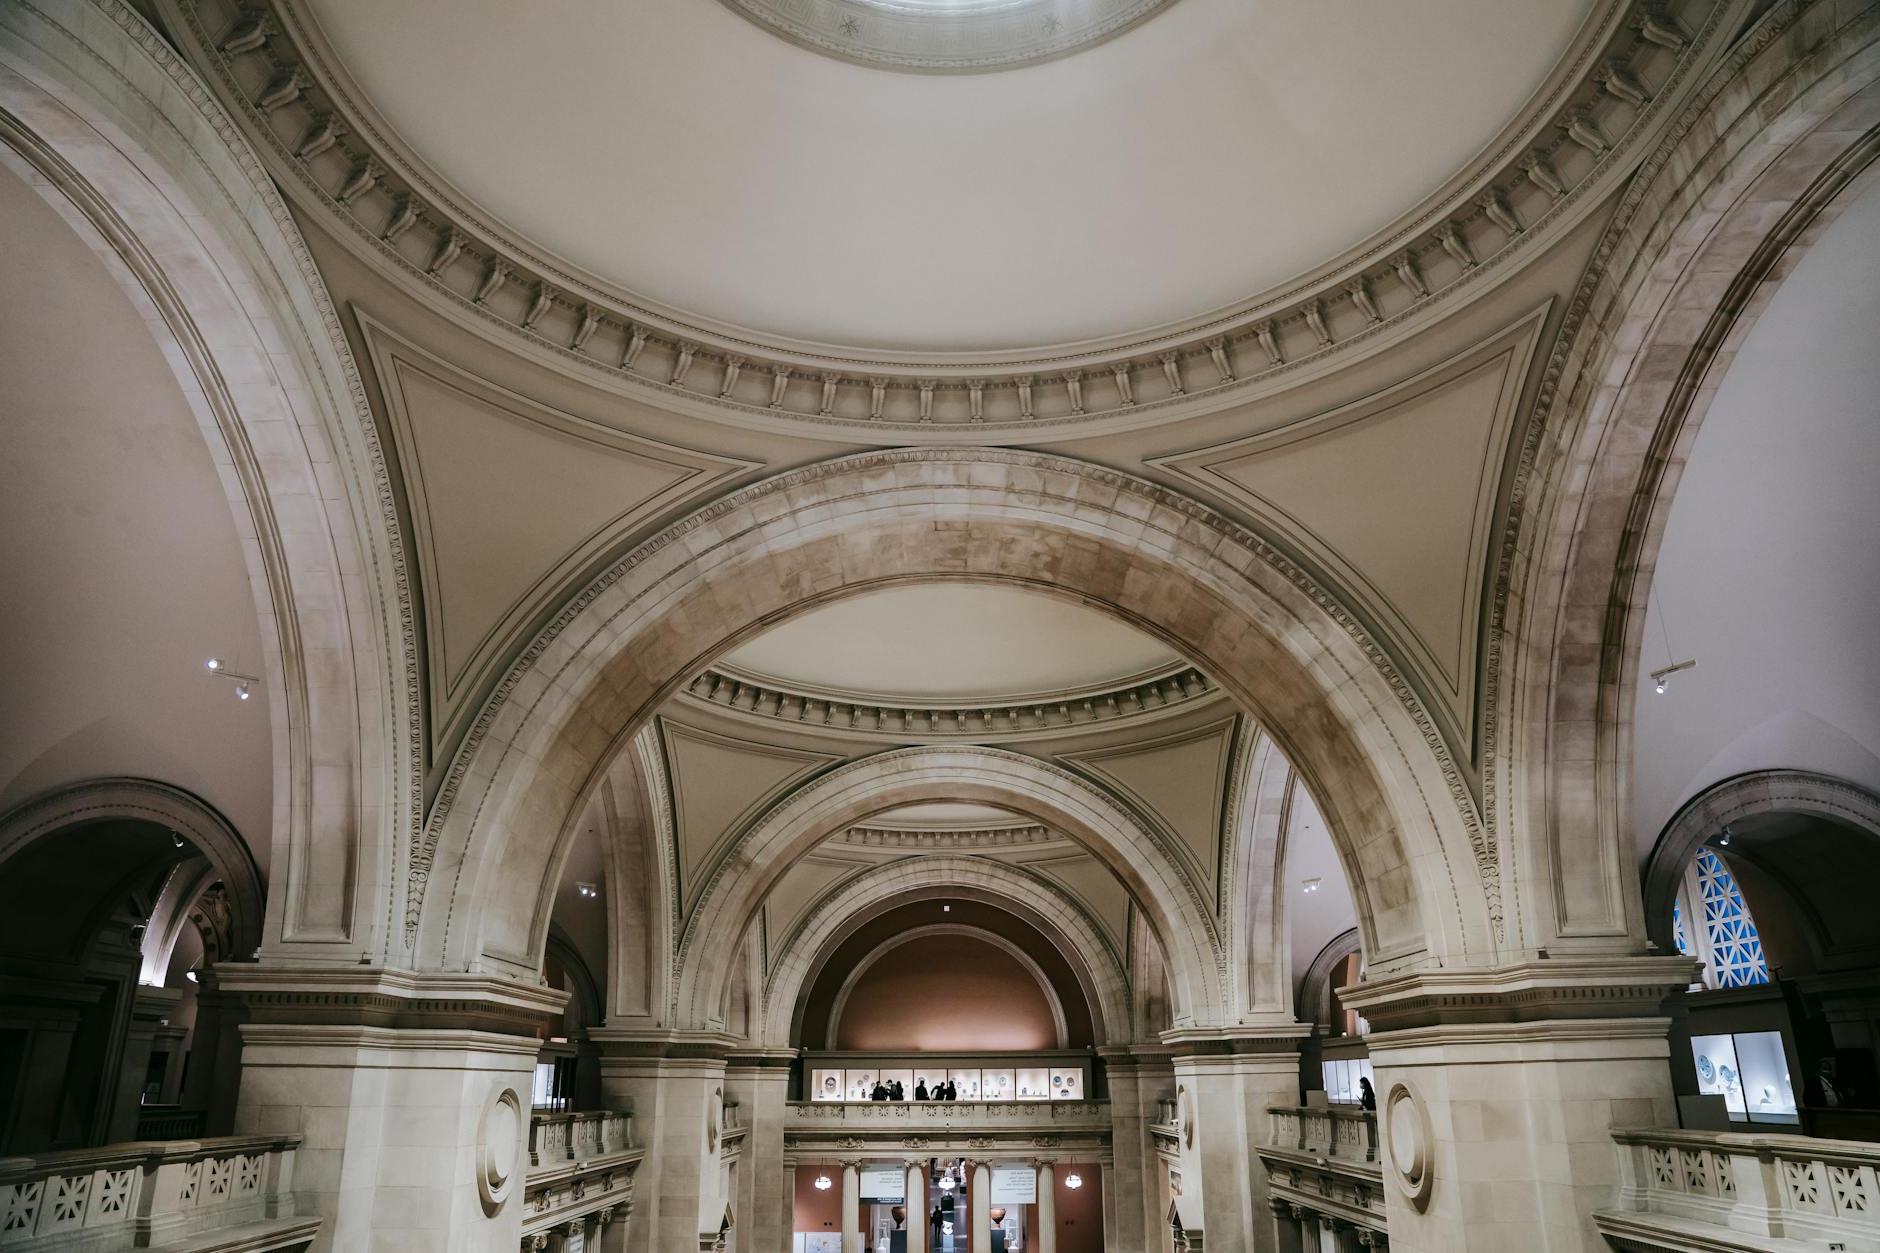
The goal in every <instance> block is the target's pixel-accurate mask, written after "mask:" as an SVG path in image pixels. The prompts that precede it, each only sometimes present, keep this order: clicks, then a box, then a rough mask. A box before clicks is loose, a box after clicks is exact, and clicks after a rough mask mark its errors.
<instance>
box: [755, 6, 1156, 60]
mask: <svg viewBox="0 0 1880 1253" xmlns="http://www.w3.org/2000/svg"><path fill="white" fill-rule="evenodd" d="M725 3H726V4H728V5H730V6H731V8H733V9H735V10H736V11H737V12H739V13H742V14H743V15H744V16H745V17H748V18H749V19H751V20H752V21H753V22H756V23H757V24H758V25H760V26H763V27H765V28H767V29H768V30H770V31H771V32H773V33H774V34H778V35H781V36H783V37H784V38H785V39H788V40H789V41H790V42H792V43H796V44H801V45H803V46H804V47H806V48H809V49H812V50H813V51H816V52H821V53H825V54H827V55H829V56H834V57H841V58H842V59H844V60H847V61H860V62H863V63H865V64H868V65H877V66H883V67H885V68H888V69H894V70H908V71H912V72H915V73H928V74H947V73H952V74H972V73H979V72H983V71H987V70H1009V69H1014V68H1016V67H1018V66H1021V65H1030V64H1033V63H1034V62H1038V61H1048V60H1050V59H1052V58H1053V57H1061V56H1064V55H1065V54H1067V53H1071V52H1075V51H1077V50H1078V49H1080V48H1087V47H1089V46H1090V45H1091V44H1094V43H1100V42H1102V41H1103V40H1105V39H1108V38H1109V37H1110V36H1112V35H1116V34H1120V33H1121V32H1123V31H1125V30H1128V29H1129V28H1130V27H1131V26H1134V25H1135V24H1136V23H1137V22H1140V21H1142V20H1143V19H1144V18H1146V17H1149V16H1150V15H1151V14H1153V13H1155V12H1157V11H1158V10H1160V9H1162V8H1164V7H1166V6H1167V5H1169V4H1171V3H1173V0H725Z"/></svg>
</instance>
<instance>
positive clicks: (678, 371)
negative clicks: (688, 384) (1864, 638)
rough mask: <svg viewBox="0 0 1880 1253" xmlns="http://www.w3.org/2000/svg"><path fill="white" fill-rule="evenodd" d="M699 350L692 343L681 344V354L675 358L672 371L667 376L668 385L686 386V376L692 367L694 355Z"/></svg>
mask: <svg viewBox="0 0 1880 1253" xmlns="http://www.w3.org/2000/svg"><path fill="white" fill-rule="evenodd" d="M697 351H698V349H697V348H695V347H693V346H692V345H691V344H680V345H679V355H678V356H677V357H675V358H673V362H672V373H671V374H670V375H668V376H667V378H666V386H668V387H683V386H685V376H686V374H687V372H688V371H690V370H691V368H692V355H693V354H694V353H696V352H697Z"/></svg>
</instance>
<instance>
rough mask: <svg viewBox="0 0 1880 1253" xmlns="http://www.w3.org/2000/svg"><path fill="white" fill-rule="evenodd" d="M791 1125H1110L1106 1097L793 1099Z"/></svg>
mask: <svg viewBox="0 0 1880 1253" xmlns="http://www.w3.org/2000/svg"><path fill="white" fill-rule="evenodd" d="M786 1125H787V1126H788V1127H789V1128H790V1129H791V1130H797V1131H804V1132H815V1131H828V1130H838V1129H842V1128H853V1129H855V1130H857V1131H871V1130H890V1129H891V1130H903V1129H905V1130H915V1129H918V1130H922V1131H934V1132H954V1131H959V1132H965V1131H1000V1130H1007V1129H1017V1128H1021V1127H1056V1128H1067V1129H1073V1130H1079V1131H1082V1130H1093V1129H1101V1130H1107V1129H1108V1128H1109V1125H1110V1103H1109V1102H1108V1101H862V1102H841V1101H792V1102H790V1105H789V1112H788V1115H787V1124H786Z"/></svg>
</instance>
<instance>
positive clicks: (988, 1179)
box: [966, 1162, 992, 1253]
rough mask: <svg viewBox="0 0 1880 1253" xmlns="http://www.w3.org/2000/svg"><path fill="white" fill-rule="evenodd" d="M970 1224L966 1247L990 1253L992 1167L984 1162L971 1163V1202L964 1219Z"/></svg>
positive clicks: (973, 1251)
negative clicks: (970, 1230) (968, 1213)
mask: <svg viewBox="0 0 1880 1253" xmlns="http://www.w3.org/2000/svg"><path fill="white" fill-rule="evenodd" d="M966 1221H967V1222H968V1223H970V1224H972V1234H971V1235H970V1236H968V1237H967V1239H968V1241H969V1243H968V1245H967V1247H968V1248H969V1249H971V1250H972V1253H991V1250H992V1167H990V1166H988V1165H987V1164H986V1163H984V1162H974V1163H973V1203H972V1210H971V1214H970V1216H969V1217H968V1218H967V1220H966Z"/></svg>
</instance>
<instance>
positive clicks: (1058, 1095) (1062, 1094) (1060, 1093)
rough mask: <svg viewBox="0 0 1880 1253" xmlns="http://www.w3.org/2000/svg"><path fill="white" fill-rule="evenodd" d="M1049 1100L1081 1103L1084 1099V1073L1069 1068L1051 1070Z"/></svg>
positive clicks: (1055, 1067) (1060, 1067) (1053, 1068)
mask: <svg viewBox="0 0 1880 1253" xmlns="http://www.w3.org/2000/svg"><path fill="white" fill-rule="evenodd" d="M1051 1099H1052V1100H1054V1101H1081V1100H1083V1099H1084V1072H1083V1071H1081V1070H1074V1069H1072V1068H1071V1067H1069V1066H1054V1067H1052V1068H1051Z"/></svg>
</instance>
